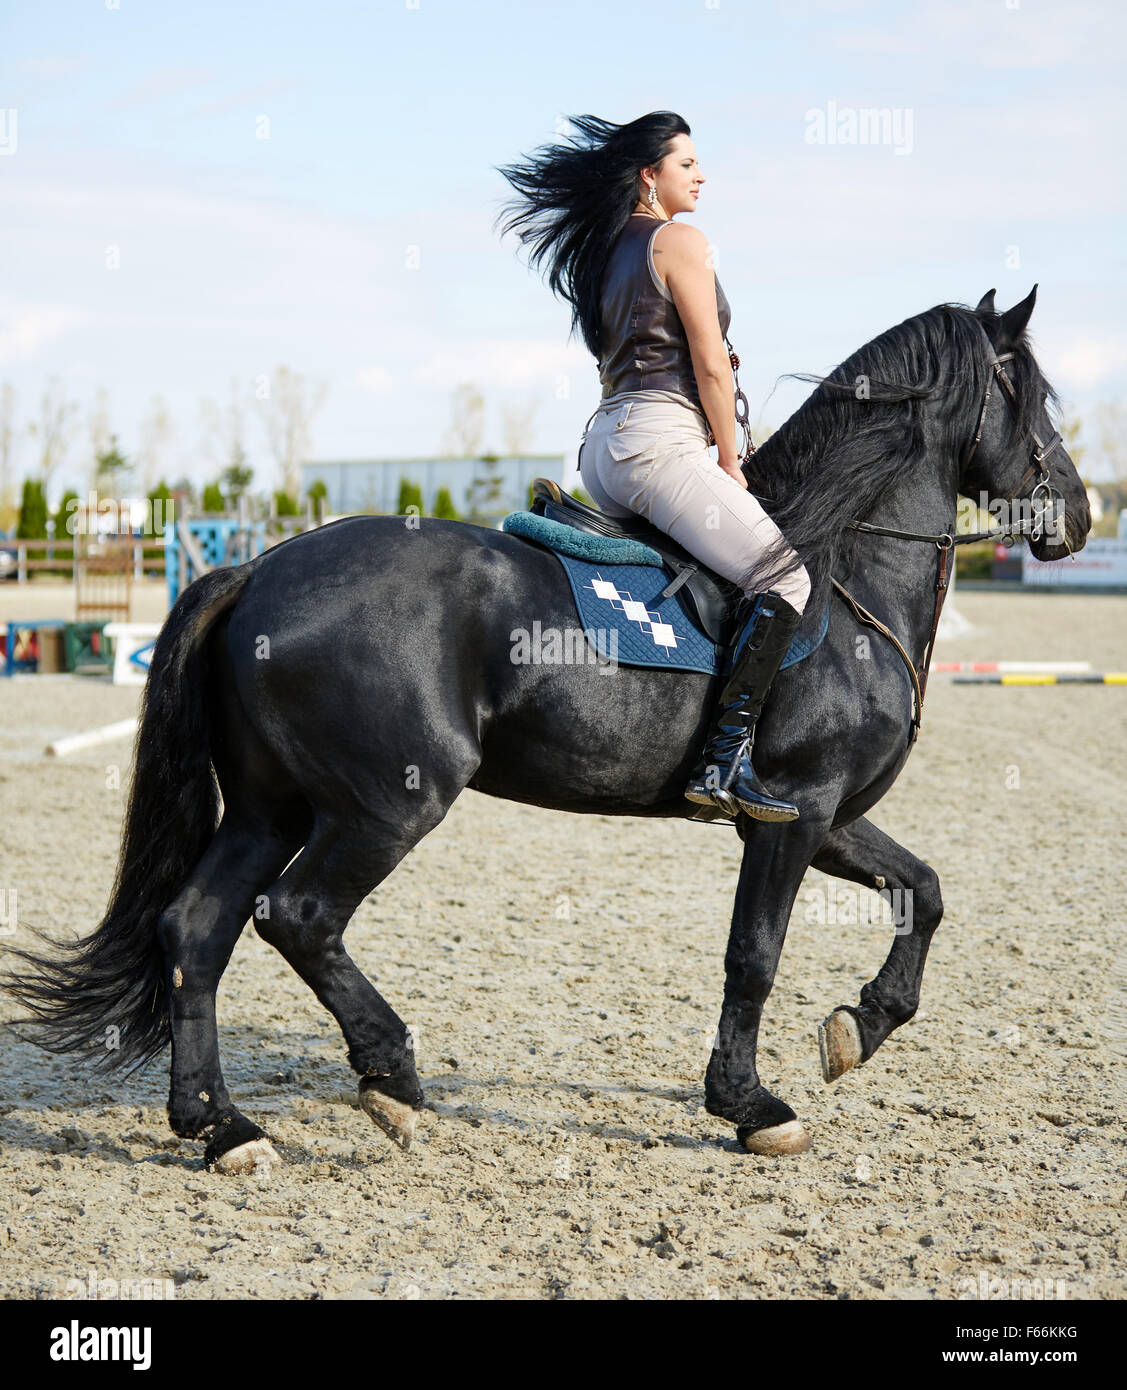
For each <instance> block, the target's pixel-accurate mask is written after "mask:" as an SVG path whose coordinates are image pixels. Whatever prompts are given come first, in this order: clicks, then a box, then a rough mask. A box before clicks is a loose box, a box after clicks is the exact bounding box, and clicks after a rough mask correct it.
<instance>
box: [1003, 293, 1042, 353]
mask: <svg viewBox="0 0 1127 1390" xmlns="http://www.w3.org/2000/svg"><path fill="white" fill-rule="evenodd" d="M1036 303H1037V286H1036V285H1034V286H1033V288H1032V289H1031V290H1030V291H1029V293H1028V294H1027V295H1026V296H1025V298H1024V299H1023V300H1022V301H1021V303H1020V304H1015V305H1014V306H1013V308H1012V309H1007V310H1006V312H1005V313H1004V314H1003V315H1002V334H1001V336H1002V338H1003V339H1004V340H1005V342H1006V343H1007V345H1010V346H1012V345H1013V344H1014V343H1016V342H1017V340H1018V339H1019V338H1020V337H1021V335H1022V334H1023V333H1024V332H1025V327H1026V324H1028V322H1029V319H1030V317H1031V315H1032V313H1033V306H1034V304H1036Z"/></svg>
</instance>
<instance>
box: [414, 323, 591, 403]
mask: <svg viewBox="0 0 1127 1390" xmlns="http://www.w3.org/2000/svg"><path fill="white" fill-rule="evenodd" d="M590 370H591V357H590V354H589V353H588V352H587V350H586V348H582V347H579V346H578V345H577V344H574V343H564V342H558V343H553V342H546V341H544V340H543V339H538V338H517V337H513V338H474V339H467V340H466V341H465V342H462V343H459V344H457V345H455V346H454V347H452V348H447V349H444V350H443V351H441V352H436V353H432V354H431V356H429V357H428V358H427V359H426V360H425V361H424V362H423V363H422V364H421V365H420V366H418V367H416V368H415V370H414V371H413V372H412V374H411V376H412V380H413V381H416V382H418V383H420V384H423V385H426V384H430V383H437V384H439V385H443V386H447V387H449V388H450V389H451V390H452V389H453V388H454V387H455V386H457V385H458V383H459V382H462V381H472V382H473V383H474V384H475V385H477V386H492V387H498V388H501V389H506V388H510V387H534V388H540V389H542V390H546V391H548V390H550V391H552V392H553V393H554V392H555V390H556V386H557V384H558V383H559V382H560V381H561V379H566V380H567V381H571V380H574V379H575V378H576V377H578V376H579V374H580V373H582V374H583V376H584V377H586V376H588V375H589V374H590Z"/></svg>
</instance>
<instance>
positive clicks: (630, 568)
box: [502, 512, 830, 676]
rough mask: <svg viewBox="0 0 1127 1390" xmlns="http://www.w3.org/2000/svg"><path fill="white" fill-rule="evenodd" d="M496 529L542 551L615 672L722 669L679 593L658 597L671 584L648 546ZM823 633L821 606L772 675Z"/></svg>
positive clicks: (528, 522)
mask: <svg viewBox="0 0 1127 1390" xmlns="http://www.w3.org/2000/svg"><path fill="white" fill-rule="evenodd" d="M502 526H503V529H504V530H505V531H509V532H511V533H513V534H515V535H519V536H523V537H524V538H525V539H527V540H532V541H535V542H536V543H537V544H539V545H543V546H546V547H547V548H548V549H550V550H551V551H552V552H553V554H554V555H555V557H556V559H557V560H559V562H560V564H561V565H562V566H563V567H564V572H565V574H566V575H567V577H568V580H569V581H570V583H571V592H572V594H573V595H574V597H575V607H576V610H577V612H578V615H579V623H580V626H581V627H582V628H583V631H584V634H585V636H586V639H587V643H588V645H589V646H591V647H593V648H594V650H595V652H596V653H597V654H598V656H599V657H600V658H603V659H605V660H606V661H608V662H617V663H618V665H620V666H660V667H664V668H665V669H666V670H670V671H699V672H700V673H702V674H703V675H706V676H714V675H716V674H717V673H718V672H719V671H721V669H722V668H723V666H724V663H725V661H726V659H727V656H728V652H727V649H726V648H724V647H718V646H716V644H715V643H714V642H713V641H712V639H711V638H710V637H708V636H707V635H706V634H705V633H703V632H702V631H701V630H700V628H699V627H698V626H697V624H696V620H695V618H693V617H691V616H690V611H689V608H688V607H687V605H686V604H685V603H684V602H683V601H682V599H681V595H680V593H679V592H678V593H674V594H671V595H670V596H669V597H668V598H666V597H664V596H663V595H662V590H663V589H665V588H666V587H667V586H668V585H669V583H670V582H671V580H672V579H673V577H674V576H673V574H672V573H671V572H670V571H669V570H668V569H667V567H665V566H664V565H663V564H662V560H661V556H660V555H659V554H658V553H657V551H656V550H654V549H652V548H651V547H650V546H648V545H645V544H644V543H642V542H640V541H635V540H629V539H626V540H623V539H619V538H617V537H607V536H592V535H588V534H587V533H586V532H582V531H577V530H576V529H575V528H574V527H573V526H566V525H563V524H561V523H559V522H555V521H549V520H548V519H547V518H546V517H540V516H534V515H532V514H531V513H528V512H513V513H512V514H511V515H510V516H507V517H506V518H505V520H504V522H503V523H502ZM623 561H629V562H630V563H622V562H623ZM829 625H830V609H829V604H828V603H827V604H826V608H825V612H824V613H823V614H822V621H821V624H820V625H819V629H818V631H817V632H815V633H811V634H809V635H808V636H806V635H804V634H803V633H802V632H801V631H799V632H797V633H796V634H795V636H794V638H793V639H792V641H791V644H790V647H789V649H788V651H787V654H786V656H785V657H783V660H782V663H781V665H780V667H779V669H780V670H783V669H784V668H785V667H787V666H793V665H795V663H796V662H799V661H802V660H803V658H804V657H807V656H809V655H810V653H811V652H812V651H814V650H816V649H817V648H818V647H819V646H820V645H821V643H822V639H823V638H824V637H825V635H826V631H827V629H828V628H829Z"/></svg>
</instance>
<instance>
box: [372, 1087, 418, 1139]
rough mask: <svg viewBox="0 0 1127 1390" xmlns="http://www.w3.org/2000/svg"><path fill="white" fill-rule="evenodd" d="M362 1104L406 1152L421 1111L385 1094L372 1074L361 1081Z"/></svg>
mask: <svg viewBox="0 0 1127 1390" xmlns="http://www.w3.org/2000/svg"><path fill="white" fill-rule="evenodd" d="M360 1105H361V1108H362V1109H363V1110H364V1111H365V1113H366V1114H367V1115H368V1116H369V1117H370V1118H371V1119H373V1120H374V1121H375V1122H376V1124H378V1125H379V1127H380V1129H382V1130H383V1132H384V1133H385V1134H386V1135H387V1137H388V1138H389V1139H391V1140H392V1141H393V1142H394V1143H396V1144H398V1145H399V1147H400V1148H401V1149H402V1150H403V1152H404V1153H406V1152H407V1150H408V1149H409V1148H410V1147H411V1140H412V1139H414V1137H415V1126H416V1125H417V1124H418V1123H419V1112H418V1111H417V1110H412V1109H411V1107H410V1106H409V1105H404V1104H403V1102H402V1101H401V1100H395V1099H393V1098H392V1097H391V1096H388V1095H385V1094H384V1093H383V1091H381V1090H380V1089H379V1087H378V1086H377V1085H376V1084H375V1081H374V1079H373V1078H372V1077H370V1076H365V1077H364V1078H363V1079H362V1080H361V1082H360Z"/></svg>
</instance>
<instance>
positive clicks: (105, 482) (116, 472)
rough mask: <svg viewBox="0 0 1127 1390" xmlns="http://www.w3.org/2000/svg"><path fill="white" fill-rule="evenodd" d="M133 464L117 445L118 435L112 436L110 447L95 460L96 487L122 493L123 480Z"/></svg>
mask: <svg viewBox="0 0 1127 1390" xmlns="http://www.w3.org/2000/svg"><path fill="white" fill-rule="evenodd" d="M132 466H133V465H132V464H131V463H130V462H129V460H128V459H127V458H126V457H125V455H124V454H123V453H122V452H121V450H120V449H119V448H118V445H117V435H116V434H111V435H110V446H109V448H108V449H103V450H102V452H101V453H100V454H97V455H96V456H95V459H94V486H95V487H99V488H100V487H108V488H109V490H110V491H111V492H120V491H121V484H122V480H123V479H124V477H125V475H126V474H127V473H128V472H129V470H130V469H131V468H132Z"/></svg>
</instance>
